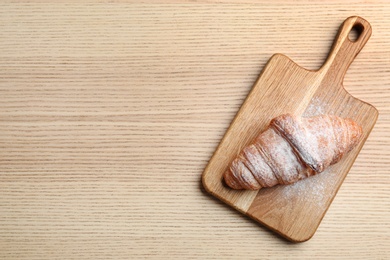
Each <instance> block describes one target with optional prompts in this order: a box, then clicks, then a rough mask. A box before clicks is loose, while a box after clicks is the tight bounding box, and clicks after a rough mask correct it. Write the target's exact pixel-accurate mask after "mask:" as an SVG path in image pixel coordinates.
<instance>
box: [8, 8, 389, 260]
mask: <svg viewBox="0 0 390 260" xmlns="http://www.w3.org/2000/svg"><path fill="white" fill-rule="evenodd" d="M267 2H268V1H253V2H252V1H237V2H235V1H230V2H229V3H228V4H226V3H214V2H211V1H206V2H192V1H189V2H179V1H169V3H168V4H166V3H165V2H164V1H160V2H155V3H153V4H152V3H140V4H136V3H132V2H129V1H102V2H84V3H77V2H76V1H73V2H60V1H57V2H56V3H52V2H50V1H46V2H42V3H38V2H34V1H29V2H26V3H22V2H3V3H2V5H1V8H0V258H1V259H139V258H155V259H184V258H187V259H188V258H198V259H221V258H225V259H268V258H278V259H281V258H291V259H303V258H308V259H313V258H316V259H325V258H328V259H336V258H340V259H346V258H350V259H386V258H389V257H390V201H389V198H390V189H389V188H390V180H389V167H390V162H389V159H390V148H389V147H390V105H389V104H390V30H389V26H390V19H389V17H390V3H388V2H386V1H383V2H375V1H345V2H343V3H339V2H342V1H326V2H327V3H322V1H310V2H306V1H302V2H300V1H298V2H296V1H294V2H288V1H275V2H273V3H267ZM351 15H359V16H362V17H364V18H365V19H367V20H368V21H370V23H371V25H372V27H373V35H372V37H371V39H370V41H369V42H368V43H367V45H366V47H365V48H364V49H363V51H362V52H361V54H360V55H359V56H358V57H357V59H356V60H355V62H354V63H353V64H352V66H351V68H350V69H349V71H348V73H347V75H346V78H345V81H344V85H345V87H346V89H347V90H348V91H349V92H350V93H351V94H353V95H354V96H356V97H358V98H360V99H362V100H364V101H366V102H369V103H371V104H373V105H374V106H376V107H377V108H378V110H379V113H380V115H379V119H378V122H377V124H376V126H375V128H374V130H373V132H372V133H371V135H370V137H369V138H368V140H367V142H366V144H365V146H364V148H363V150H362V151H361V153H360V155H359V156H358V158H357V160H356V162H355V164H354V166H353V167H352V169H351V171H350V173H349V175H348V176H347V178H346V180H345V182H344V184H343V185H342V187H341V189H340V191H339V193H338V195H337V196H336V199H335V200H334V202H333V204H332V205H331V207H330V209H329V211H328V213H327V214H326V216H325V218H324V219H323V221H322V223H321V225H320V227H319V229H318V230H317V233H316V234H315V236H314V237H313V238H312V239H311V240H309V241H308V242H305V243H302V244H291V243H289V242H286V241H285V240H283V239H282V238H280V237H279V236H276V235H274V234H273V233H271V232H270V231H268V230H266V229H265V228H264V227H261V226H259V225H257V224H255V223H254V222H253V221H252V220H250V219H248V218H246V217H244V216H242V215H241V214H240V213H238V212H236V211H234V210H233V209H231V208H229V207H228V206H226V205H224V204H223V203H221V202H219V201H217V200H216V199H214V198H213V197H211V196H209V195H208V194H206V192H205V191H204V190H203V188H202V186H201V183H200V177H201V174H202V171H203V170H204V167H205V166H206V164H207V162H208V160H209V159H210V157H211V155H212V153H213V151H214V150H215V148H216V146H217V145H218V143H219V141H220V139H221V138H222V136H223V134H224V132H225V131H226V129H227V127H228V126H229V123H230V121H231V120H232V118H233V117H234V115H235V113H236V112H237V110H238V108H239V107H240V105H241V103H242V102H243V100H244V98H245V97H246V95H247V94H248V92H249V90H250V89H251V86H252V84H253V83H254V81H255V79H256V78H257V76H258V74H259V72H260V71H261V69H262V67H263V66H264V65H265V63H266V61H267V60H268V59H269V58H270V57H271V55H272V54H274V53H277V52H279V53H284V54H286V55H287V56H289V57H290V58H292V59H293V60H294V61H296V62H297V63H298V64H300V65H301V66H304V67H306V68H308V69H316V68H319V67H320V65H321V64H322V62H323V61H324V60H325V58H326V55H327V53H328V51H329V49H330V47H331V44H332V41H333V39H334V37H335V34H336V32H337V30H338V27H339V25H340V24H341V23H342V21H343V20H344V19H345V18H347V17H348V16H351ZM275 105H277V104H275Z"/></svg>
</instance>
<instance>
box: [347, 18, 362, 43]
mask: <svg viewBox="0 0 390 260" xmlns="http://www.w3.org/2000/svg"><path fill="white" fill-rule="evenodd" d="M363 31H364V25H363V24H361V23H359V22H357V23H355V24H354V25H353V26H352V29H351V31H350V32H349V34H348V39H349V40H350V41H351V42H356V41H357V40H359V38H360V36H361V35H362V32H363Z"/></svg>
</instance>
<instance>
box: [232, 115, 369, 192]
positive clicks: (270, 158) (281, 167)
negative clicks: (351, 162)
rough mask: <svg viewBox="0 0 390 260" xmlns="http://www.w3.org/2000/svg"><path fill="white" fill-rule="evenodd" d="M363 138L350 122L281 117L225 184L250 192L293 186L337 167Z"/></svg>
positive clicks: (244, 153)
mask: <svg viewBox="0 0 390 260" xmlns="http://www.w3.org/2000/svg"><path fill="white" fill-rule="evenodd" d="M361 136H362V128H361V127H360V126H359V125H358V124H357V123H356V122H354V121H353V120H351V119H343V118H340V117H337V116H334V115H320V116H315V117H309V118H298V117H296V116H293V115H290V114H285V115H281V116H278V117H276V118H274V119H273V120H271V123H270V125H269V127H268V129H267V130H266V131H264V132H263V133H261V134H260V135H259V136H258V137H257V138H256V139H255V140H254V141H253V143H252V144H250V145H249V146H247V147H245V148H244V149H243V150H242V151H241V153H240V154H239V155H238V156H237V157H236V158H235V159H234V160H233V161H232V162H231V164H230V165H229V168H228V169H227V171H226V172H225V173H224V180H225V182H226V184H227V185H228V186H229V187H231V188H233V189H248V190H258V189H260V188H262V187H272V186H275V185H278V184H291V183H294V182H297V181H299V180H301V179H304V178H307V177H309V176H311V175H314V174H317V173H320V172H322V171H324V170H325V169H326V168H327V167H328V166H330V165H332V164H335V163H337V162H338V161H339V160H340V159H341V158H342V157H343V156H344V155H345V154H346V153H348V152H349V151H350V150H352V149H353V148H354V147H355V146H356V145H357V143H358V142H359V140H360V138H361Z"/></svg>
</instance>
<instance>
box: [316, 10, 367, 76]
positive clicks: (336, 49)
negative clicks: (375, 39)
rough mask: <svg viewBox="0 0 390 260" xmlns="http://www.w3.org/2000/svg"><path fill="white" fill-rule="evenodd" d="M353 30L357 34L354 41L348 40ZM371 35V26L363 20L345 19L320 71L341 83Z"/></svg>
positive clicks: (357, 17)
mask: <svg viewBox="0 0 390 260" xmlns="http://www.w3.org/2000/svg"><path fill="white" fill-rule="evenodd" d="M353 30H355V33H357V38H356V39H350V34H351V31H353ZM371 33H372V29H371V25H370V23H369V22H367V21H366V20H365V19H363V18H361V17H359V16H351V17H349V18H347V19H346V20H345V21H344V23H343V24H342V25H341V27H340V30H339V32H338V34H337V36H336V39H335V42H334V44H333V47H332V50H331V52H330V53H329V56H328V58H327V60H326V62H325V63H324V65H323V66H322V67H321V69H320V71H321V70H322V71H323V72H325V73H328V74H332V77H331V78H333V81H336V82H339V83H342V82H343V79H344V75H345V73H346V72H347V70H348V68H349V66H350V65H351V63H352V61H353V60H354V59H355V57H356V55H358V53H359V52H360V50H361V49H362V48H363V47H364V45H365V44H366V42H367V41H368V39H369V38H370V36H371Z"/></svg>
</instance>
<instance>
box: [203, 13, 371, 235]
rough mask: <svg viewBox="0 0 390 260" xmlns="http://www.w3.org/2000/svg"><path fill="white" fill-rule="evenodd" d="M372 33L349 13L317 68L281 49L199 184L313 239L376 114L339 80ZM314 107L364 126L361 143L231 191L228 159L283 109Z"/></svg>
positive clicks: (272, 224) (275, 226)
mask: <svg viewBox="0 0 390 260" xmlns="http://www.w3.org/2000/svg"><path fill="white" fill-rule="evenodd" d="M355 27H356V28H359V36H358V38H357V39H356V40H355V41H351V40H350V39H349V37H350V36H349V34H350V32H351V31H352V29H353V28H355ZM371 32H372V29H371V26H370V24H369V23H368V22H367V21H366V20H364V19H363V18H361V17H357V16H355V17H350V18H348V19H346V20H345V22H344V23H343V24H342V26H341V28H340V32H339V34H338V35H337V36H336V40H335V44H334V47H333V49H332V51H331V52H330V54H329V58H328V59H327V61H326V62H325V64H324V65H323V66H322V67H321V69H319V70H318V71H310V70H306V69H304V68H301V67H299V66H298V65H297V64H295V63H294V62H293V61H291V60H290V59H289V58H287V57H286V56H284V55H281V54H277V55H275V56H273V57H272V58H271V59H270V61H269V62H268V63H267V65H266V67H265V68H264V71H263V72H262V73H261V74H260V77H259V79H258V80H257V81H256V83H255V85H254V87H253V89H252V90H251V92H250V94H249V96H248V97H247V99H246V100H245V102H244V104H243V105H242V107H241V108H240V110H239V112H238V113H237V115H236V117H235V118H234V120H233V122H232V124H231V126H230V127H229V129H228V130H227V132H226V134H225V136H224V138H223V139H222V141H221V143H220V145H219V146H218V148H217V150H216V152H215V153H214V155H213V157H212V159H211V160H210V163H209V164H208V165H207V167H206V169H205V172H204V174H203V184H204V185H205V188H206V189H207V191H208V192H210V193H211V194H213V195H214V196H216V197H218V198H220V199H221V200H223V201H225V202H227V203H228V204H229V205H231V206H233V207H234V208H237V209H238V210H239V211H241V212H243V213H244V214H247V215H249V216H250V217H252V218H253V219H255V220H257V221H259V222H260V223H262V224H264V225H266V226H267V227H269V228H271V229H272V230H274V231H275V232H277V233H279V234H281V235H282V236H284V237H286V238H288V239H290V240H292V241H295V242H302V241H306V240H308V239H310V238H311V237H312V236H313V235H314V233H315V231H316V230H317V228H318V225H319V224H320V222H321V220H322V218H323V217H324V214H325V212H326V211H327V209H328V207H329V206H330V203H331V202H332V200H333V198H334V196H335V195H336V193H337V191H338V189H339V188H340V186H341V184H342V182H343V180H344V178H345V177H346V175H347V173H348V171H349V169H350V168H351V167H352V164H353V162H354V161H355V159H356V157H357V156H358V154H359V151H360V150H361V148H362V146H363V144H364V142H365V140H366V139H367V138H368V135H369V133H370V132H371V130H372V128H373V127H374V124H375V122H376V120H377V117H378V112H377V110H376V109H375V108H374V107H373V106H371V105H369V104H367V103H365V102H363V101H361V100H359V99H356V98H354V97H353V96H351V95H350V94H348V93H347V92H346V91H345V89H344V87H343V85H342V83H343V79H344V75H345V73H346V72H347V69H348V68H349V66H350V64H351V63H352V61H353V60H354V58H355V57H356V55H357V54H358V53H359V52H360V50H361V49H362V48H363V46H364V45H365V44H366V42H367V41H368V39H369V38H370V36H371ZM308 107H309V109H307V108H308ZM313 108H314V109H315V110H314V112H318V111H320V110H322V113H323V114H333V115H337V116H340V117H343V118H351V119H353V120H354V121H355V122H357V123H358V124H359V125H361V126H362V128H363V138H362V140H361V142H360V143H359V145H358V147H357V148H356V149H354V150H352V151H351V152H350V153H349V154H348V156H346V158H344V159H342V160H341V162H339V163H337V164H336V165H333V166H332V167H330V168H329V169H328V170H326V171H325V172H324V173H322V174H319V175H317V176H315V178H314V177H313V178H308V179H306V180H302V181H299V182H298V183H296V184H294V185H287V186H286V185H285V186H278V187H275V188H269V189H261V190H260V191H236V190H232V189H230V188H229V187H226V186H225V185H223V181H222V175H223V173H224V172H225V171H226V169H227V167H228V166H229V164H230V162H231V161H232V160H233V159H234V158H235V157H236V156H237V155H238V154H239V153H240V152H241V150H242V148H243V147H245V146H247V145H249V144H250V142H252V141H253V139H254V138H255V137H256V136H257V135H259V133H261V132H262V131H263V130H264V129H265V128H266V127H267V126H268V124H269V122H270V120H271V119H272V118H275V117H277V116H279V115H281V114H285V113H293V114H295V115H303V114H305V116H314V115H315V114H314V115H313Z"/></svg>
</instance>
